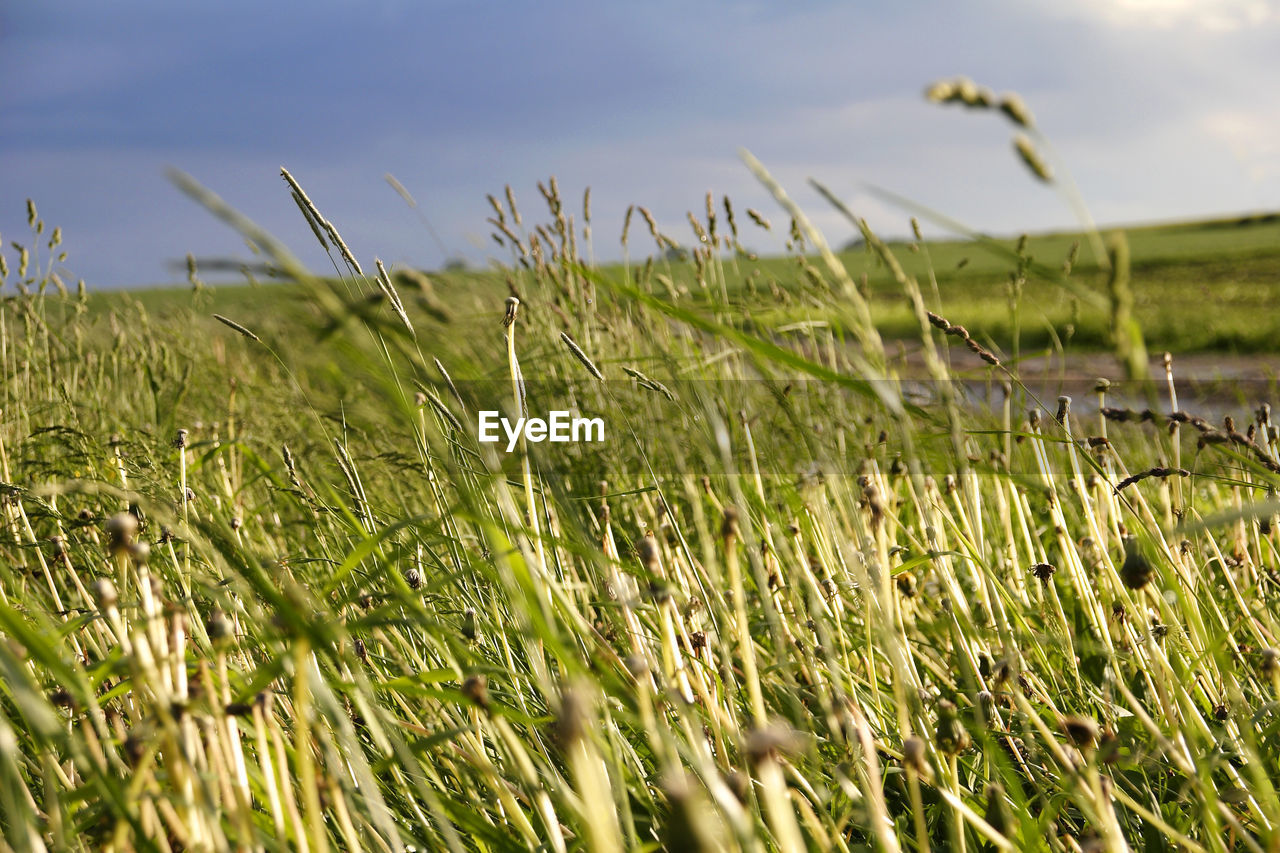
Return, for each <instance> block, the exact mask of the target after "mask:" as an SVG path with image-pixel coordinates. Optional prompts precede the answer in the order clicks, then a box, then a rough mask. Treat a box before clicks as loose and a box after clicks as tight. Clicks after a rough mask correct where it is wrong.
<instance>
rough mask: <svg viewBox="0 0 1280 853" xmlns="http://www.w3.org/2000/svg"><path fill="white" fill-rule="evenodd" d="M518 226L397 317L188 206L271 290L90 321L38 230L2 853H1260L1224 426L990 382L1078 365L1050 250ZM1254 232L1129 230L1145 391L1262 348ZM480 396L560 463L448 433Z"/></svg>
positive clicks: (503, 214) (387, 287)
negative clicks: (588, 256) (678, 237)
mask: <svg viewBox="0 0 1280 853" xmlns="http://www.w3.org/2000/svg"><path fill="white" fill-rule="evenodd" d="M188 189H189V190H190V191H191V192H192V193H193V194H195V195H197V196H198V197H199V196H201V193H200V191H199V190H198V189H197V188H195V187H190V186H189V187H188ZM294 189H295V191H296V192H298V193H299V199H300V202H301V201H302V200H303V199H302V196H301V190H300V188H296V187H295V188H294ZM544 195H545V201H546V205H545V207H544V208H543V209H542V210H541V212H540V213H539V214H537V215H535V214H534V213H533V212H532V209H531V207H530V208H529V209H526V210H525V211H523V213H524V216H523V217H521V216H519V215H517V213H516V211H515V208H514V204H513V203H512V202H511V201H510V200H509V199H504V200H503V201H499V202H497V203H496V205H495V215H496V218H497V220H498V224H499V226H500V227H501V228H502V229H505V230H506V231H507V232H509V233H508V237H509V238H510V240H509V242H510V243H511V244H512V245H513V246H517V247H518V248H516V249H514V251H513V256H512V260H511V264H510V265H509V267H507V268H504V269H501V270H494V271H485V272H479V273H471V274H451V275H440V276H436V275H432V276H430V278H429V279H428V278H424V277H423V276H421V275H417V274H414V273H412V272H410V271H399V270H392V271H390V273H389V275H387V276H385V277H381V276H380V275H379V271H378V270H377V268H376V267H375V265H374V263H373V260H372V259H364V258H362V257H361V258H360V259H359V260H360V267H361V268H362V269H363V271H359V270H358V269H357V263H356V258H357V257H358V255H359V247H352V248H353V249H354V252H352V253H350V254H348V255H346V256H344V252H349V251H350V250H347V249H345V247H343V246H342V245H340V243H339V240H338V235H337V233H336V229H330V228H329V227H327V223H326V222H325V220H324V219H323V217H322V216H321V215H320V214H319V212H318V211H316V210H315V209H314V207H313V206H310V205H309V203H300V206H301V207H302V208H303V210H304V211H305V212H306V213H305V215H307V216H308V218H309V220H310V221H311V223H312V225H313V227H314V228H315V230H316V233H317V236H318V237H320V238H321V239H322V242H324V243H325V245H326V247H328V248H329V249H330V250H331V256H332V257H333V258H334V262H335V267H336V269H337V270H339V271H340V273H339V274H338V275H336V276H331V277H324V278H317V277H312V276H310V275H309V274H306V273H305V271H302V270H300V269H298V268H297V267H296V266H295V262H294V261H292V258H291V256H290V255H289V254H288V253H287V250H285V249H284V248H283V247H280V246H278V245H277V244H275V243H274V242H273V241H271V240H270V239H269V238H268V237H267V236H266V235H263V234H261V233H260V232H257V231H255V230H253V229H252V227H250V226H249V225H248V224H246V223H244V222H240V221H237V220H235V218H234V216H233V214H232V213H231V212H229V211H227V210H225V209H222V208H220V207H218V205H217V204H216V203H215V202H213V201H211V200H209V199H208V198H207V197H205V201H206V203H207V204H209V205H210V207H211V209H212V210H213V212H214V213H215V214H218V215H219V216H221V217H222V218H224V219H227V220H231V221H236V222H237V224H238V225H239V227H240V228H241V229H242V231H243V233H244V234H245V236H246V238H248V239H249V240H250V241H252V242H253V243H255V244H256V245H257V246H258V247H259V248H260V249H261V250H262V251H263V253H264V256H265V257H269V258H270V259H271V261H272V263H274V264H276V265H277V266H278V267H279V268H280V269H281V270H283V271H285V272H287V273H289V274H290V275H292V276H293V278H294V279H295V280H294V281H292V282H291V283H288V284H273V285H269V286H262V287H259V288H249V287H241V288H231V287H219V288H216V289H213V290H210V289H204V290H199V291H191V290H172V291H164V292H145V293H143V292H140V293H128V294H126V293H109V294H108V293H98V294H79V295H78V294H76V293H74V292H69V293H65V294H64V293H62V292H60V291H59V288H58V283H57V282H54V281H52V280H51V279H50V278H48V276H47V273H45V272H44V270H45V269H46V267H45V266H44V261H43V259H44V258H45V257H47V256H48V255H49V253H50V252H56V251H58V247H57V246H56V245H50V244H52V243H54V241H53V240H51V237H50V233H49V232H48V230H47V229H45V228H44V226H43V224H42V223H40V222H39V220H38V217H37V214H36V212H35V209H34V207H33V208H32V211H31V214H32V215H31V221H32V227H33V229H35V230H36V232H37V233H36V234H34V235H33V238H32V239H33V240H34V241H35V242H33V243H32V244H31V245H32V246H34V245H37V244H38V245H40V248H41V251H40V252H39V253H36V252H34V250H32V251H31V252H30V254H29V255H28V256H27V257H26V259H25V261H24V259H23V258H22V257H20V256H19V254H18V253H17V252H16V251H13V252H8V251H7V252H6V259H7V263H6V268H5V270H4V274H5V284H4V289H3V290H2V291H0V293H2V294H3V297H4V299H3V302H0V377H2V381H0V412H2V415H0V480H2V481H3V483H2V484H0V489H3V491H2V492H0V495H2V497H0V499H2V503H0V637H2V639H3V642H0V667H3V670H2V677H0V837H2V838H3V842H4V848H3V849H13V850H42V849H86V850H87V849H113V850H161V851H170V850H229V849H252V850H276V849H305V850H330V849H343V850H355V849H366V850H404V849H417V850H524V849H538V850H550V851H566V850H600V851H609V850H623V849H627V850H633V849H635V850H645V849H670V850H707V851H710V850H775V849H776V850H788V851H790V850H800V849H831V850H856V849H857V850H860V849H868V848H875V849H882V850H916V851H923V850H970V849H972V850H985V849H999V850H1053V851H1077V850H1108V851H1115V850H1125V849H1153V850H1154V849H1189V850H1215V851H1217V850H1235V849H1248V850H1256V851H1264V850H1265V851H1273V850H1280V795H1278V794H1277V791H1276V788H1275V782H1274V780H1275V779H1276V778H1277V776H1278V775H1280V760H1278V757H1280V704H1277V703H1278V700H1280V696H1278V694H1280V652H1278V651H1277V646H1280V640H1278V639H1277V631H1278V630H1280V611H1278V609H1277V603H1278V601H1280V553H1278V550H1277V549H1278V547H1280V532H1278V531H1277V530H1276V525H1275V522H1274V515H1275V514H1276V513H1277V512H1280V503H1277V502H1276V500H1275V498H1274V495H1275V487H1276V485H1277V483H1278V482H1280V456H1278V454H1277V440H1278V439H1280V434H1278V433H1277V429H1276V426H1275V425H1274V424H1273V423H1272V421H1271V419H1270V418H1271V415H1270V410H1269V409H1268V408H1266V407H1265V406H1264V405H1263V404H1265V403H1267V402H1268V401H1267V400H1265V399H1251V400H1249V401H1248V402H1249V405H1250V407H1251V408H1256V414H1255V416H1254V417H1253V418H1252V422H1251V423H1245V422H1243V421H1224V420H1223V419H1222V418H1221V417H1219V413H1215V412H1213V411H1192V412H1185V411H1183V410H1182V409H1181V407H1180V405H1179V403H1178V401H1177V400H1175V399H1170V395H1171V390H1170V386H1169V383H1168V382H1167V381H1166V379H1165V377H1164V376H1161V375H1157V377H1156V379H1155V380H1154V381H1151V382H1148V383H1145V384H1143V383H1137V384H1125V385H1121V384H1120V380H1121V379H1122V377H1123V373H1122V367H1121V365H1120V363H1119V362H1117V363H1116V368H1115V374H1114V375H1113V376H1112V377H1111V378H1113V379H1115V380H1117V384H1116V386H1114V387H1113V388H1107V387H1106V386H1105V383H1104V384H1100V385H1099V386H1098V387H1097V389H1096V390H1091V391H1088V392H1087V393H1086V395H1085V396H1084V397H1083V398H1081V397H1077V398H1076V399H1074V400H1066V399H1062V400H1053V399H1049V400H1041V399H1038V398H1037V397H1036V396H1035V394H1034V393H1033V392H1032V390H1031V389H1030V388H1029V386H1028V385H1027V383H1025V382H1024V381H1023V380H1022V379H1021V378H1020V376H1019V373H1018V367H1017V358H1018V356H1019V355H1021V354H1027V353H1029V352H1032V351H1034V350H1037V349H1039V350H1047V351H1052V352H1057V353H1059V354H1067V353H1073V352H1077V351H1079V352H1090V351H1096V350H1100V349H1101V350H1110V349H1112V348H1114V346H1115V341H1114V340H1113V339H1112V338H1113V336H1114V328H1115V322H1114V316H1115V310H1116V309H1115V297H1114V296H1113V295H1112V294H1114V293H1115V292H1116V287H1115V286H1112V287H1111V289H1110V290H1109V289H1108V282H1109V281H1112V282H1114V280H1115V276H1113V275H1112V274H1110V273H1108V272H1106V271H1105V270H1103V269H1101V268H1100V267H1099V265H1098V263H1097V262H1095V261H1094V260H1093V259H1091V258H1090V257H1089V256H1088V253H1087V249H1085V250H1082V251H1081V253H1080V257H1079V258H1077V259H1076V261H1075V263H1074V265H1073V268H1072V270H1071V273H1070V276H1069V277H1065V278H1064V275H1063V274H1062V263H1063V261H1064V259H1066V257H1067V256H1068V254H1069V252H1070V251H1071V244H1072V243H1073V242H1074V241H1075V240H1076V239H1077V238H1076V237H1073V236H1071V235H1067V236H1044V237H1034V238H1031V239H1029V240H1028V241H1027V242H1026V243H1025V245H1023V246H1021V247H1019V245H1018V241H1016V240H1009V241H1006V242H1005V243H1004V244H1003V245H1004V247H1005V248H1004V254H993V253H988V252H984V251H981V250H980V248H979V247H978V246H976V245H975V244H972V243H929V244H925V245H921V246H911V245H906V244H895V245H892V246H885V245H883V244H879V243H878V241H875V240H871V241H869V245H870V248H869V249H868V250H867V251H855V252H850V253H845V254H842V255H841V256H840V257H839V258H836V257H829V258H824V257H822V255H821V253H820V252H817V251H816V250H815V241H814V239H813V236H812V235H805V239H804V241H803V244H799V243H798V244H797V245H796V246H795V247H794V251H793V253H792V254H791V255H790V256H788V257H786V258H775V259H761V260H758V261H757V260H751V259H749V258H747V257H746V255H745V253H744V252H740V251H736V250H735V248H734V243H735V239H736V240H737V241H739V242H741V243H742V244H743V245H746V246H749V245H750V237H749V236H748V234H749V232H748V229H749V228H752V227H756V226H755V225H753V224H751V223H750V221H749V219H748V217H747V216H746V215H745V212H743V211H738V212H737V221H736V224H734V223H733V218H732V216H731V215H730V214H728V212H727V210H728V209H727V208H724V207H723V206H722V205H721V203H720V201H719V200H717V204H716V206H715V207H713V208H711V209H712V210H713V211H714V212H716V214H717V220H718V221H717V220H713V219H712V218H711V217H709V216H699V217H698V218H697V225H696V227H695V231H696V230H701V232H702V233H703V234H705V235H706V238H707V239H706V241H705V243H702V244H699V246H698V248H697V250H696V255H695V257H693V258H692V259H691V260H688V261H683V262H668V261H667V260H663V259H662V255H661V254H658V255H657V256H656V257H657V258H658V259H657V260H654V261H653V262H646V260H645V259H646V258H648V257H649V256H650V255H651V254H652V253H653V249H652V248H650V247H651V246H652V245H653V241H652V240H651V239H650V238H651V236H653V235H650V234H645V233H644V226H643V223H642V222H641V217H640V216H639V215H637V216H636V217H635V228H634V229H633V231H632V233H631V234H630V238H629V240H630V242H629V243H628V244H627V246H626V249H627V252H628V253H629V255H630V257H631V258H632V259H633V260H632V261H631V262H629V263H628V264H625V265H618V266H611V267H605V268H593V267H591V266H589V265H587V264H584V263H583V262H582V260H581V257H580V255H579V252H578V250H577V242H578V238H579V234H578V232H577V229H580V228H581V227H582V226H583V225H587V224H589V221H590V218H589V214H588V213H587V212H586V211H581V212H579V211H578V210H572V211H571V210H570V209H569V208H570V205H569V203H568V202H566V201H564V199H563V198H562V196H561V195H560V193H559V190H558V189H557V188H556V186H555V184H554V182H551V184H550V185H549V186H548V187H546V188H544ZM721 210H725V216H723V217H721V216H719V212H720V211H721ZM570 216H573V217H574V219H576V221H577V225H571V224H570ZM731 224H733V225H734V227H736V228H738V229H741V232H740V234H739V235H734V234H732V232H731V231H730V225H731ZM774 227H779V226H778V225H777V223H776V222H775V224H774ZM796 227H797V233H800V234H803V233H804V224H803V222H801V223H797V226H796ZM534 235H538V236H536V237H535V236H534ZM638 235H643V236H644V239H645V240H648V241H649V244H648V245H647V246H646V247H641V245H640V243H641V236H638ZM9 236H11V235H6V237H9ZM1277 237H1280V224H1278V223H1277V222H1276V221H1274V220H1273V219H1270V218H1256V219H1254V220H1250V221H1243V222H1219V223H1198V224H1194V225H1171V226H1162V227H1155V228H1150V229H1130V230H1129V231H1128V234H1127V241H1128V247H1129V255H1130V263H1129V269H1130V281H1131V285H1129V287H1130V288H1131V293H1130V294H1129V295H1130V296H1131V297H1132V301H1133V318H1134V320H1136V324H1137V326H1138V327H1139V328H1141V332H1142V335H1143V337H1144V338H1145V341H1146V345H1147V347H1148V348H1149V349H1150V351H1151V352H1154V353H1158V352H1163V351H1164V350H1171V351H1173V352H1174V353H1176V354H1178V356H1180V355H1181V354H1182V353H1185V352H1189V351H1195V350H1200V349H1205V348H1217V349H1222V350H1236V351H1240V352H1265V351H1267V350H1269V349H1270V347H1271V341H1272V340H1273V335H1274V334H1275V331H1276V328H1275V326H1276V323H1277V322H1278V321H1277V319H1276V317H1275V316H1274V312H1271V311H1269V310H1267V309H1268V308H1269V306H1270V305H1272V304H1274V299H1273V296H1272V292H1273V290H1274V289H1275V288H1276V287H1277V284H1276V282H1277V276H1276V275H1275V271H1276V267H1277V265H1278V264H1280V240H1277ZM725 238H728V246H727V247H726V246H725ZM504 239H507V238H505V237H504ZM681 242H684V243H688V242H689V241H687V240H686V241H681ZM667 245H668V244H667V243H665V242H664V243H663V244H662V246H661V247H660V248H663V247H666V246H667ZM962 260H963V261H966V263H964V264H962V263H961V262H962ZM1037 263H1038V264H1041V265H1043V266H1044V267H1046V268H1047V270H1048V271H1046V272H1045V273H1044V275H1040V274H1039V273H1037V271H1036V270H1037V269H1038V268H1037V267H1036V264H1037ZM895 264H900V267H899V268H898V271H897V272H895ZM1054 271H1056V272H1054ZM863 273H865V274H866V281H865V284H864V283H863V281H862V276H863ZM1011 276H1012V279H1011ZM1011 281H1012V282H1013V284H1012V285H1011V284H1010V282H1011ZM1064 281H1065V283H1064ZM1122 285H1123V283H1122ZM1121 296H1122V297H1123V298H1129V296H1126V295H1125V293H1124V287H1123V286H1122V287H1121ZM928 312H933V313H932V314H929V313H928ZM215 315H219V316H217V317H215ZM899 342H902V346H901V347H900V346H899ZM907 342H909V349H910V354H909V356H908V357H907V358H905V359H903V358H900V357H899V356H898V355H896V353H897V352H898V350H899V349H906V348H907V346H906V344H907ZM1177 366H1178V360H1177V357H1175V359H1174V362H1173V370H1174V371H1176V370H1177ZM908 374H910V375H912V376H913V377H915V378H916V381H915V386H917V390H918V389H919V388H923V389H924V391H923V396H921V395H920V394H914V393H913V394H912V395H905V389H906V387H907V386H906V385H904V384H902V383H900V382H898V381H896V380H897V379H898V378H900V377H902V376H905V375H908ZM1091 384H1092V383H1091ZM974 389H985V396H983V398H982V399H983V400H985V401H987V403H978V402H975V401H974V398H973V395H972V393H971V392H972V391H973V390H974ZM1121 390H1123V391H1124V392H1125V395H1126V396H1125V397H1124V399H1125V400H1126V401H1127V400H1128V399H1131V398H1134V399H1136V398H1139V397H1141V398H1143V399H1149V400H1151V401H1152V402H1151V411H1149V412H1141V411H1132V410H1129V409H1125V408H1115V407H1113V406H1112V405H1110V404H1114V403H1116V402H1117V397H1116V395H1117V393H1118V392H1120V391H1121ZM1253 390H1256V386H1250V393H1252V391H1253ZM521 403H523V407H524V408H525V409H527V411H528V413H529V414H531V415H541V414H542V413H544V412H547V411H550V410H553V409H559V410H567V411H573V412H575V413H580V414H582V415H584V416H588V417H600V418H602V420H603V421H604V423H605V437H604V440H603V441H601V442H597V443H579V444H550V443H536V442H532V441H528V440H524V441H521V442H519V443H518V446H517V447H516V448H515V450H514V452H512V453H510V454H507V453H504V452H503V450H504V449H505V448H504V446H503V445H500V444H490V443H482V442H480V441H478V439H477V416H478V413H479V412H480V411H481V410H498V411H501V412H503V413H504V414H506V415H508V416H509V417H512V418H514V417H515V416H516V414H517V413H518V412H519V411H520V410H521ZM1124 405H1128V402H1124Z"/></svg>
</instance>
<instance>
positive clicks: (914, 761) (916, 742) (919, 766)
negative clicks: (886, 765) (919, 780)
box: [902, 735, 929, 776]
mask: <svg viewBox="0 0 1280 853" xmlns="http://www.w3.org/2000/svg"><path fill="white" fill-rule="evenodd" d="M926 758H927V755H926V751H925V745H924V741H922V740H921V739H920V738H918V737H915V736H914V735H913V736H912V737H909V738H907V739H906V740H904V741H903V742H902V766H903V767H909V768H911V769H912V770H914V771H915V772H916V773H917V774H919V775H920V776H927V775H928V773H929V765H928V764H927V763H926Z"/></svg>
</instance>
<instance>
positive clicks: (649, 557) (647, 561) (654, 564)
mask: <svg viewBox="0 0 1280 853" xmlns="http://www.w3.org/2000/svg"><path fill="white" fill-rule="evenodd" d="M636 553H637V554H638V555H639V556H640V564H641V565H642V566H644V567H645V569H646V570H647V571H650V572H656V571H658V540H657V538H656V537H655V536H654V535H653V531H652V530H650V531H649V532H648V533H646V534H645V535H644V536H642V537H640V539H639V541H637V542H636Z"/></svg>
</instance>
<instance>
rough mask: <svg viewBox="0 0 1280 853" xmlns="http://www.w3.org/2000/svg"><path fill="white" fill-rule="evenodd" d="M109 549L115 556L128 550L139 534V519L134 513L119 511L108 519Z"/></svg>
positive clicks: (106, 530) (106, 528) (106, 529)
mask: <svg viewBox="0 0 1280 853" xmlns="http://www.w3.org/2000/svg"><path fill="white" fill-rule="evenodd" d="M105 532H106V534H107V551H108V552H109V553H110V554H112V555H113V556H114V555H116V554H119V553H121V552H122V551H124V550H126V549H127V548H128V547H129V546H130V545H132V544H133V537H135V536H137V535H138V519H137V517H136V516H134V515H133V514H132V513H128V512H118V513H116V514H115V515H113V516H111V518H109V519H107V524H106V527H105Z"/></svg>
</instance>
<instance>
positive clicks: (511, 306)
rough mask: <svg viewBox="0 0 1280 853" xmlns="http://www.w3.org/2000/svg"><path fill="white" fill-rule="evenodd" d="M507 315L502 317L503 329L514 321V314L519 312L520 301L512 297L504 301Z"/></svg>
mask: <svg viewBox="0 0 1280 853" xmlns="http://www.w3.org/2000/svg"><path fill="white" fill-rule="evenodd" d="M506 306H507V313H506V314H504V315H503V317H502V326H503V328H508V327H510V326H511V324H512V323H514V322H515V321H516V312H517V311H519V310H520V300H519V299H517V298H516V297H514V296H508V297H507V301H506Z"/></svg>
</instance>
